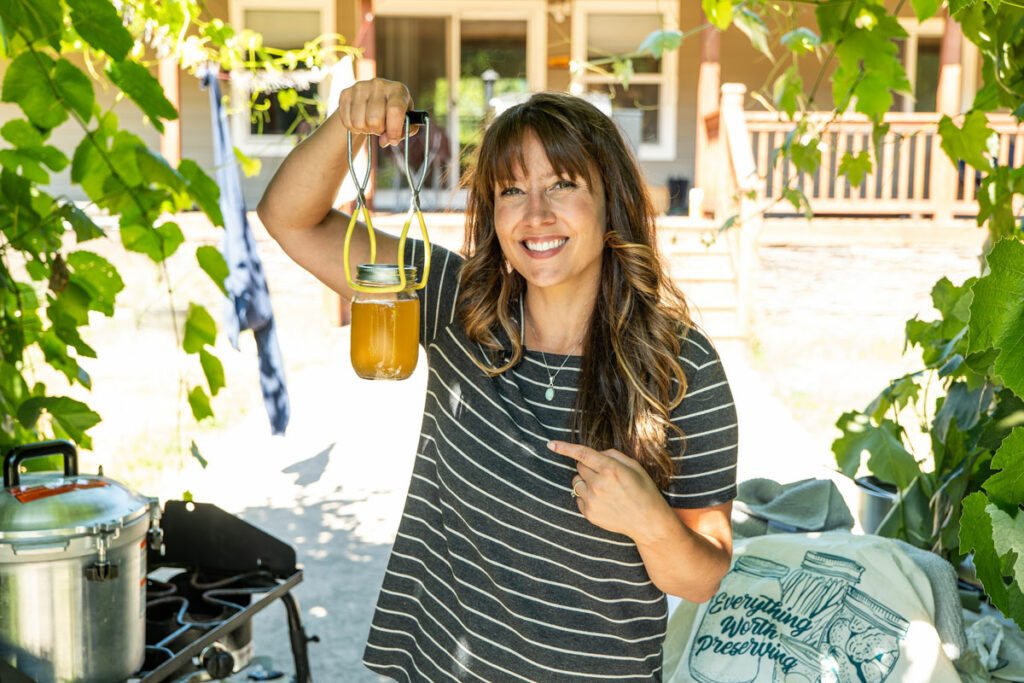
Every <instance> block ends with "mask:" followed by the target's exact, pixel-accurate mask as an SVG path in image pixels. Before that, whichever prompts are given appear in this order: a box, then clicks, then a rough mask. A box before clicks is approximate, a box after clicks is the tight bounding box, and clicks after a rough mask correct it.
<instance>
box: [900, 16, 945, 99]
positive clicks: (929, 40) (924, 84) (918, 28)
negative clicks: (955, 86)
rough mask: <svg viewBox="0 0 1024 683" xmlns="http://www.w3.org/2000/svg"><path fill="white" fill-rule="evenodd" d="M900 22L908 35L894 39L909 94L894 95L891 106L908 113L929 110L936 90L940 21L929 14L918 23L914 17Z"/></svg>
mask: <svg viewBox="0 0 1024 683" xmlns="http://www.w3.org/2000/svg"><path fill="white" fill-rule="evenodd" d="M900 24H901V25H902V26H903V28H904V29H906V31H907V33H908V34H909V35H908V36H907V37H906V38H904V39H902V40H898V41H896V46H897V49H898V50H899V57H900V60H901V61H902V62H903V69H904V70H905V71H906V72H907V80H909V81H910V86H911V89H912V91H913V96H912V97H908V96H906V95H895V96H894V98H893V106H892V108H893V110H894V111H902V112H908V113H909V112H933V111H935V107H936V96H937V94H938V89H939V72H940V69H941V61H940V58H939V53H940V46H941V44H942V32H943V29H944V27H945V23H944V20H943V19H939V18H935V17H933V18H931V19H927V20H925V21H924V22H922V23H920V24H919V23H917V21H915V20H908V21H900Z"/></svg>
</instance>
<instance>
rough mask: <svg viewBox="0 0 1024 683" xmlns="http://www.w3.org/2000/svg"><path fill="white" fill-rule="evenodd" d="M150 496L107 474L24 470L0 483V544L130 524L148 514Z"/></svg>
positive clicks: (39, 539) (112, 528)
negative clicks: (0, 485)
mask: <svg viewBox="0 0 1024 683" xmlns="http://www.w3.org/2000/svg"><path fill="white" fill-rule="evenodd" d="M155 505H156V499H155V498H149V497H146V496H142V495H140V494H137V493H135V492H133V491H131V490H130V489H129V488H127V487H126V486H124V485H123V484H120V483H118V482H116V481H113V480H111V479H106V478H104V477H100V476H91V475H84V474H76V475H73V476H65V475H64V473H63V472H45V473H44V472H39V473H34V474H23V475H21V477H20V482H19V483H18V485H17V486H12V487H11V488H0V543H37V542H46V541H47V540H55V539H65V538H74V537H76V536H85V535H90V534H95V533H100V532H106V531H113V530H114V529H118V528H123V527H127V526H129V525H130V524H131V523H133V522H135V521H136V520H138V519H139V518H141V517H144V516H146V515H148V514H150V510H151V509H152V508H153V507H154V506H155Z"/></svg>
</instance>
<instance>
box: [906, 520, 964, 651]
mask: <svg viewBox="0 0 1024 683" xmlns="http://www.w3.org/2000/svg"><path fill="white" fill-rule="evenodd" d="M894 542H895V543H896V545H897V546H899V548H900V550H902V551H903V552H905V553H906V554H907V555H908V556H909V557H910V559H912V560H913V561H914V564H916V565H917V566H918V567H920V568H921V571H923V572H924V573H925V576H927V577H928V582H929V583H930V584H931V585H932V597H933V599H934V600H935V630H936V631H937V632H938V634H939V638H941V639H942V649H943V650H945V651H946V656H948V657H949V658H950V659H952V660H953V661H954V662H955V661H956V660H957V659H959V657H960V655H961V654H963V653H964V652H965V651H966V649H967V635H966V634H965V632H964V614H963V608H962V607H961V605H960V593H958V592H957V589H956V569H954V568H953V565H951V564H950V563H949V562H947V561H946V560H944V559H943V558H942V557H940V556H939V555H936V554H935V553H933V552H929V551H927V550H922V549H921V548H918V547H915V546H912V545H910V544H909V543H905V542H904V541H900V540H894Z"/></svg>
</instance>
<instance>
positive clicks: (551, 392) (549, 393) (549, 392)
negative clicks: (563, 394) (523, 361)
mask: <svg viewBox="0 0 1024 683" xmlns="http://www.w3.org/2000/svg"><path fill="white" fill-rule="evenodd" d="M554 397H555V388H554V387H548V388H547V389H545V390H544V398H546V399H547V400H549V401H550V400H551V399H553V398H554Z"/></svg>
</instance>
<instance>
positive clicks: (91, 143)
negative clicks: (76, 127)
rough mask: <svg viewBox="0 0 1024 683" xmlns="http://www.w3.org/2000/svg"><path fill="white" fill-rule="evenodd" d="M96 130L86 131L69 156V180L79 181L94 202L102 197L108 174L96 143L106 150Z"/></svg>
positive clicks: (108, 171) (107, 168) (108, 170)
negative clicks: (72, 153)
mask: <svg viewBox="0 0 1024 683" xmlns="http://www.w3.org/2000/svg"><path fill="white" fill-rule="evenodd" d="M100 139H101V136H100V134H99V133H98V132H97V131H92V132H90V133H87V134H86V135H85V136H84V137H83V138H82V141H81V142H79V143H78V147H76V148H75V153H74V155H73V156H72V157H71V181H72V182H75V183H79V184H80V185H81V186H82V189H83V190H85V193H86V194H87V195H88V196H89V198H90V199H92V200H93V201H94V202H97V203H99V202H100V201H102V199H103V197H104V194H105V193H104V190H103V186H104V184H105V183H106V180H107V178H108V176H109V175H110V168H109V166H107V164H106V162H105V161H104V160H103V156H102V155H101V153H100V149H99V148H97V145H99V146H100V147H102V148H103V150H104V151H105V150H106V147H105V146H104V145H103V143H102V142H101V140H100Z"/></svg>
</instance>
